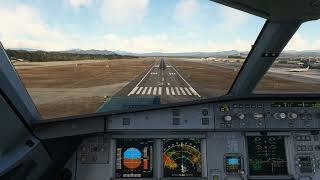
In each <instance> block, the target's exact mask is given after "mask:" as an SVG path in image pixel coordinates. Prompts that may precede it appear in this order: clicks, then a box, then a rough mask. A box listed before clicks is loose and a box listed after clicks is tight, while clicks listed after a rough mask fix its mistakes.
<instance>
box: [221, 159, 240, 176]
mask: <svg viewBox="0 0 320 180" xmlns="http://www.w3.org/2000/svg"><path fill="white" fill-rule="evenodd" d="M224 161H225V162H224V163H225V169H226V172H227V173H231V174H238V173H240V171H241V169H242V168H241V156H237V155H226V156H225V158H224Z"/></svg>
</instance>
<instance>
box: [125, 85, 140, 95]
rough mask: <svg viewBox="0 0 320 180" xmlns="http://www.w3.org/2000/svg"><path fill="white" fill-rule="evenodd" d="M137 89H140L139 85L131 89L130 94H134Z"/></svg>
mask: <svg viewBox="0 0 320 180" xmlns="http://www.w3.org/2000/svg"><path fill="white" fill-rule="evenodd" d="M137 89H139V87H134V88H133V89H132V90H131V92H130V93H129V94H128V96H130V95H131V94H134V93H135V92H136V91H137Z"/></svg>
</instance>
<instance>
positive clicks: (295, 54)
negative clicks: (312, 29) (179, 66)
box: [15, 48, 320, 58]
mask: <svg viewBox="0 0 320 180" xmlns="http://www.w3.org/2000/svg"><path fill="white" fill-rule="evenodd" d="M15 50H17V49H15ZM20 50H26V51H37V50H36V49H28V48H24V49H20ZM59 52H63V53H72V54H94V55H96V54H101V55H116V54H118V55H127V56H163V57H195V58H201V57H226V56H239V55H241V56H247V55H248V53H249V51H237V50H230V51H217V52H176V53H165V52H150V53H132V52H127V51H109V50H95V49H90V50H82V49H70V50H66V51H59ZM280 56H281V57H299V56H304V57H316V56H320V49H319V50H305V51H295V50H288V51H283V52H282V53H281V55H280Z"/></svg>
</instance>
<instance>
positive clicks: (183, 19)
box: [174, 0, 199, 25]
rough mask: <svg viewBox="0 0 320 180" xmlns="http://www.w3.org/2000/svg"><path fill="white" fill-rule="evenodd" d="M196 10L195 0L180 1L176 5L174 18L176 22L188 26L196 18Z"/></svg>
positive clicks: (196, 2)
mask: <svg viewBox="0 0 320 180" xmlns="http://www.w3.org/2000/svg"><path fill="white" fill-rule="evenodd" d="M198 9H199V4H198V1H197V0H180V1H179V2H178V3H177V5H176V8H175V11H174V18H175V19H176V21H178V22H180V23H183V24H185V25H188V24H190V23H191V21H193V20H194V18H195V17H196V15H197V13H198Z"/></svg>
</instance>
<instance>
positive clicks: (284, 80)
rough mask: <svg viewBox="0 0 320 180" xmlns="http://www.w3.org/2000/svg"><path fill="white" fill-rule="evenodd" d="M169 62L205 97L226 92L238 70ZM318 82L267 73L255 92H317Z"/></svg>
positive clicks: (188, 62)
mask: <svg viewBox="0 0 320 180" xmlns="http://www.w3.org/2000/svg"><path fill="white" fill-rule="evenodd" d="M171 63H172V64H173V65H175V66H176V68H177V69H178V70H179V71H180V72H181V73H182V74H183V75H184V76H185V77H186V78H188V79H189V82H191V84H193V85H194V87H196V88H197V90H198V91H199V92H200V93H202V95H204V96H206V97H215V96H219V95H224V94H226V93H227V92H228V90H229V88H230V87H231V85H232V83H233V81H234V79H235V78H236V76H237V73H238V71H235V70H233V69H230V68H223V67H221V66H219V67H218V66H214V65H208V64H205V63H198V62H194V61H182V60H171ZM319 90H320V82H319V83H308V82H301V81H294V78H292V77H289V75H275V74H273V73H270V74H269V73H268V74H267V75H266V76H265V77H264V78H263V79H262V80H261V82H260V83H259V84H258V86H257V88H256V90H255V91H256V92H319Z"/></svg>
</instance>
